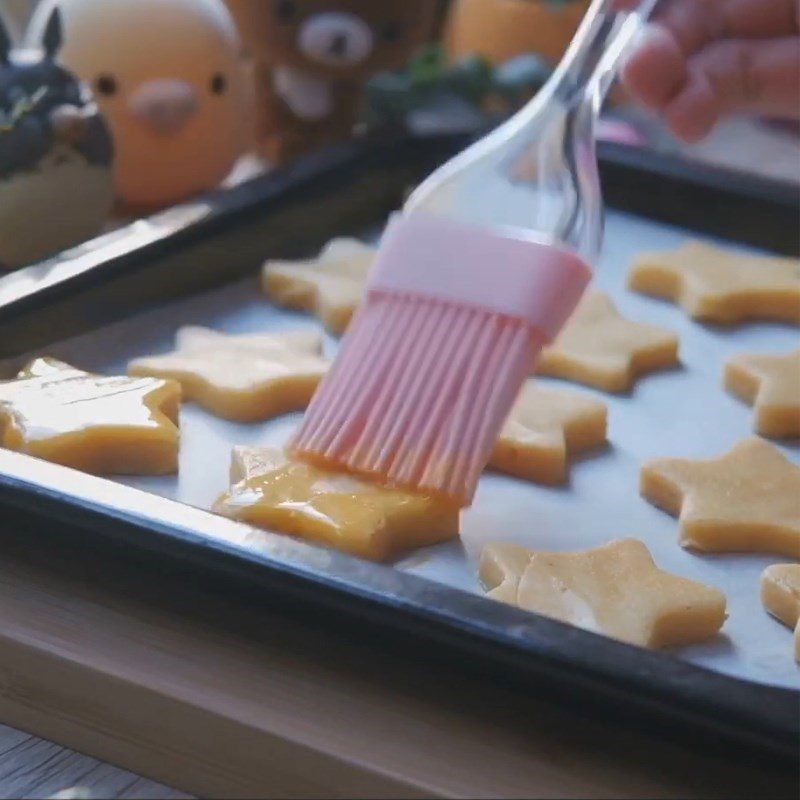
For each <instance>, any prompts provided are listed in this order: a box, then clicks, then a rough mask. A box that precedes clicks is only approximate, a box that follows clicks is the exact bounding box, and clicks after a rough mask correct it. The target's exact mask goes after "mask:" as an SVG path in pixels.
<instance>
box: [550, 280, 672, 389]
mask: <svg viewBox="0 0 800 800" xmlns="http://www.w3.org/2000/svg"><path fill="white" fill-rule="evenodd" d="M677 363H678V337H677V336H676V335H675V334H674V333H672V332H671V331H668V330H665V329H664V328H659V327H656V326H655V325H648V324H646V323H641V322H631V321H630V320H627V319H625V318H624V317H622V316H620V315H619V313H618V312H617V310H616V308H615V307H614V304H613V303H612V302H611V300H610V298H609V297H608V296H607V295H605V294H601V293H600V292H592V293H589V294H587V295H586V296H585V297H584V299H583V300H582V301H581V303H580V305H579V306H578V309H577V311H576V312H575V313H574V314H573V316H572V318H571V319H570V321H569V322H568V323H567V325H566V327H565V328H564V330H563V331H562V332H561V334H560V335H559V336H558V337H557V338H556V340H555V341H554V342H553V344H552V345H550V346H549V347H546V348H545V349H544V350H543V351H542V355H541V358H540V359H539V363H538V366H537V370H536V371H537V372H538V373H539V374H540V375H552V376H553V377H555V378H563V379H564V380H568V381H574V382H576V383H583V384H586V385H587V386H594V387H596V388H597V389H602V390H604V391H606V392H627V391H629V390H630V389H631V388H632V387H633V384H634V381H635V380H636V378H637V376H639V375H641V374H643V373H645V372H652V371H653V370H658V369H665V368H667V367H672V366H674V365H675V364H677Z"/></svg>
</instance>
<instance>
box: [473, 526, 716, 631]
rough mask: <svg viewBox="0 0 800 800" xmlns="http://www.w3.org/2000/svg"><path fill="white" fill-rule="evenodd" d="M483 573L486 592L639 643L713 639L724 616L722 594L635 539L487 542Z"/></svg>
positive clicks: (525, 608) (538, 612)
mask: <svg viewBox="0 0 800 800" xmlns="http://www.w3.org/2000/svg"><path fill="white" fill-rule="evenodd" d="M480 576H481V580H482V582H483V583H484V585H485V586H486V587H487V588H488V589H490V590H491V591H490V592H489V597H492V598H494V599H496V600H501V601H503V602H505V603H510V604H513V605H517V606H519V607H520V608H522V609H524V610H525V611H533V612H535V613H537V614H542V615H544V616H546V617H552V618H553V619H557V620H560V621H561V622H566V623H569V624H570V625H575V626H577V627H579V628H585V629H586V630H590V631H594V632H595V633H602V634H604V635H606V636H611V637H612V638H614V639H620V640H622V641H623V642H629V643H630V644H636V645H639V646H641V647H670V646H673V645H683V644H691V643H693V642H701V641H704V640H705V639H709V638H711V637H712V636H714V634H716V633H717V631H718V630H719V629H720V628H721V627H722V624H723V622H724V621H725V606H726V601H725V595H723V594H722V592H720V591H718V590H717V589H712V588H711V587H709V586H704V585H703V584H701V583H696V582H695V581H690V580H687V579H686V578H680V577H678V576H677V575H672V574H670V573H668V572H663V571H662V570H660V569H658V567H656V565H655V563H654V562H653V558H652V556H651V555H650V552H649V551H648V549H647V547H646V546H645V545H644V544H643V543H642V542H640V541H637V540H636V539H624V540H619V541H615V542H610V543H609V544H607V545H604V546H603V547H596V548H594V549H592V550H584V551H582V552H577V553H547V552H532V551H527V550H525V549H524V548H521V547H516V546H514V545H506V544H499V545H489V546H488V547H486V548H485V549H484V551H483V554H482V555H481V563H480Z"/></svg>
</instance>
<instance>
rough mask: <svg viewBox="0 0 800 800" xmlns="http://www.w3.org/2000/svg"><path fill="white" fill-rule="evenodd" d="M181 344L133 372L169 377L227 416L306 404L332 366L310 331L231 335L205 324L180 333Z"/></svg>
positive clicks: (188, 395)
mask: <svg viewBox="0 0 800 800" xmlns="http://www.w3.org/2000/svg"><path fill="white" fill-rule="evenodd" d="M177 340H178V349H177V350H175V351H174V352H172V353H168V354H166V355H163V356H146V357H144V358H137V359H136V360H134V361H131V363H130V364H129V365H128V373H129V374H130V375H148V376H151V377H157V378H169V379H172V380H175V381H177V382H178V383H180V385H181V387H182V389H183V397H184V399H185V400H192V401H194V402H196V403H198V404H199V405H201V406H203V408H206V409H208V410H209V411H211V412H212V413H213V414H216V415H218V416H220V417H224V418H225V419H230V420H235V421H238V422H255V421H257V420H264V419H270V418H272V417H276V416H278V415H280V414H285V413H288V412H289V411H299V410H302V409H304V408H305V407H306V406H307V405H308V403H309V401H310V400H311V397H312V395H313V394H314V392H315V391H316V389H317V386H318V385H319V382H320V381H321V380H322V378H323V376H324V375H325V372H326V371H327V369H328V362H327V361H325V360H324V359H323V358H321V357H320V356H318V355H315V352H319V348H320V346H321V345H320V339H319V337H316V336H314V335H312V336H308V335H307V334H305V333H302V332H301V333H294V334H292V333H289V334H283V335H276V336H269V335H266V334H255V335H253V334H251V335H246V336H226V335H225V334H224V333H219V332H217V331H210V330H208V329H205V328H188V329H186V328H185V329H182V330H181V331H179V332H178V337H177Z"/></svg>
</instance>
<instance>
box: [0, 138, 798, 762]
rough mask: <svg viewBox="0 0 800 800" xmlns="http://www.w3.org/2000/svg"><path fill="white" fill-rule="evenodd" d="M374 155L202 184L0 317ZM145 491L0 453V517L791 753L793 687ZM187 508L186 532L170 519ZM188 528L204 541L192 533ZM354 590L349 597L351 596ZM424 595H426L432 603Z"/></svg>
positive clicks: (655, 163)
mask: <svg viewBox="0 0 800 800" xmlns="http://www.w3.org/2000/svg"><path fill="white" fill-rule="evenodd" d="M464 141H465V138H464V137H463V136H449V137H432V139H431V141H429V142H428V143H427V144H426V143H425V142H424V141H421V140H414V141H413V142H411V143H409V142H405V143H402V142H401V143H399V144H398V147H399V148H400V149H402V148H403V147H405V149H406V151H407V153H406V155H409V154H413V153H415V152H417V150H418V148H419V147H422V148H423V149H424V148H425V147H429V148H430V149H431V150H434V151H435V152H436V153H437V154H439V153H441V154H444V153H446V152H447V151H448V150H449V149H452V150H455V149H458V147H460V146H461V145H462V144H463V143H464ZM381 157H382V156H381V153H380V152H379V151H378V150H377V149H376V146H375V144H374V143H372V144H369V143H354V144H350V145H347V146H345V147H344V148H339V149H337V150H336V151H333V152H330V153H326V154H321V155H320V156H315V157H313V158H311V159H308V160H306V161H304V162H302V163H299V164H297V165H296V166H295V167H293V168H291V169H289V170H286V171H281V172H279V173H275V174H272V175H268V176H265V177H261V178H257V179H255V181H251V182H248V184H244V185H242V186H241V187H237V188H236V189H233V190H228V191H227V192H217V193H214V194H212V195H209V196H208V197H207V198H206V201H205V202H207V203H208V205H209V206H211V209H212V211H211V213H210V214H209V215H208V216H205V217H203V218H201V219H199V220H194V221H190V222H188V223H187V224H186V225H184V226H182V227H181V226H179V227H178V229H177V230H174V231H172V232H171V233H170V234H168V235H167V236H166V237H162V238H159V239H157V240H155V241H154V242H151V243H150V244H148V245H147V246H145V247H144V248H137V247H133V246H132V247H131V248H130V249H128V250H124V251H123V252H121V253H118V254H117V256H116V257H115V258H114V259H111V260H108V261H99V262H98V263H97V264H95V265H94V266H91V267H90V268H89V269H87V270H85V271H80V272H77V273H75V272H74V269H73V270H72V271H70V269H71V268H70V258H71V256H70V255H69V254H63V255H62V256H61V257H57V258H55V259H53V260H51V261H50V262H47V263H46V265H45V271H48V270H49V271H53V270H54V271H55V272H56V273H59V272H61V273H63V274H61V275H56V278H57V280H55V282H53V281H52V278H53V275H52V274H48V275H47V279H46V282H45V284H44V285H43V286H41V287H39V288H38V289H37V288H36V287H35V286H33V285H32V284H29V285H28V287H26V288H25V290H24V291H21V292H20V293H19V294H17V295H13V294H12V295H10V296H7V297H6V299H5V300H3V301H2V302H0V320H3V319H4V318H10V319H11V320H12V321H13V320H14V318H15V317H18V316H19V317H20V318H21V319H25V314H26V313H29V312H30V311H31V310H34V311H36V312H41V311H43V310H46V309H47V307H48V306H49V305H50V304H51V303H52V302H54V301H55V300H57V299H63V297H64V296H65V293H66V296H75V297H77V296H80V294H81V292H82V291H83V289H84V288H85V287H86V286H87V285H90V284H92V283H94V282H96V281H98V280H100V281H112V282H113V280H114V277H115V276H116V275H119V274H121V272H122V271H123V270H125V269H126V268H127V267H128V266H129V265H130V264H131V263H132V262H133V263H136V262H138V263H143V262H145V261H147V260H149V259H152V258H154V257H155V256H157V254H158V252H159V251H163V249H164V248H165V247H166V248H180V247H181V246H183V244H184V243H185V242H186V241H187V240H190V239H193V238H196V237H201V238H202V237H204V236H210V235H213V234H214V232H215V231H216V230H219V228H220V226H223V225H224V224H226V222H227V221H230V220H234V219H235V218H236V217H237V215H238V214H241V213H247V212H248V210H250V211H251V210H252V207H253V205H254V204H255V203H259V204H261V207H262V210H263V204H265V203H277V204H280V203H281V202H282V201H283V198H284V197H285V196H286V194H287V193H289V194H291V193H292V192H294V193H297V192H298V191H299V192H302V191H303V190H304V189H306V188H307V187H308V186H309V185H310V184H311V183H315V182H316V180H317V178H318V177H319V176H320V175H325V174H327V173H329V172H331V171H341V170H347V169H348V168H351V167H353V166H358V167H359V168H364V167H365V165H366V168H369V165H370V163H375V162H376V159H377V163H380V158H381ZM604 160H605V164H606V169H607V170H608V169H611V170H612V171H613V170H614V169H616V170H623V171H626V170H627V171H629V172H632V173H633V174H636V173H641V174H645V173H646V174H648V175H649V178H650V180H657V181H659V185H661V184H663V183H664V182H665V181H666V182H672V183H674V184H680V185H688V186H692V185H699V186H700V187H701V188H704V189H705V190H708V191H712V192H718V193H719V192H722V193H727V194H730V195H731V196H732V197H738V198H740V199H741V200H743V201H749V202H758V203H763V202H769V203H773V204H777V206H778V207H782V208H785V209H786V210H787V212H788V213H793V212H794V210H795V207H797V208H800V193H798V194H796V193H795V191H794V190H793V187H789V188H788V189H787V186H786V185H785V184H780V183H779V182H775V181H771V180H768V179H762V178H758V179H755V180H754V179H753V178H752V176H741V175H739V174H735V173H734V174H731V173H728V172H727V171H724V170H719V169H717V168H704V169H702V170H696V169H694V168H687V167H686V165H685V164H683V163H681V165H680V167H679V168H678V169H677V171H676V172H673V171H672V170H673V168H674V159H669V158H664V157H662V156H657V157H655V158H653V154H651V153H647V152H645V153H643V152H640V151H636V150H635V149H631V148H620V147H617V146H612V147H607V148H605V154H604ZM611 204H612V205H613V202H612V203H611ZM166 213H167V214H169V213H170V212H166ZM134 225H136V223H134ZM89 246H91V243H90V245H89ZM84 249H85V248H81V250H82V251H83V250H84ZM41 271H42V265H39V266H38V267H37V266H34V267H31V268H27V270H23V271H22V272H28V273H29V274H31V275H35V274H37V272H41ZM22 283H23V284H24V281H23V282H22ZM69 487H72V489H73V491H74V493H73V494H70V492H69V491H68V489H69ZM143 497H147V498H150V502H148V503H141V502H139V505H140V506H141V505H144V506H145V507H147V506H151V507H152V506H154V505H155V506H157V507H158V508H159V510H160V511H163V516H162V518H161V519H158V518H155V517H153V516H152V515H151V514H148V513H145V512H142V511H141V510H140V511H139V512H138V513H137V511H136V504H137V500H138V501H141V500H142V498H143ZM156 500H157V502H153V495H149V494H147V493H143V492H139V491H138V490H135V489H132V488H129V487H126V486H123V485H121V484H117V483H114V482H111V481H107V480H104V479H101V478H96V477H93V476H89V475H83V474H81V473H76V472H74V471H72V470H69V469H67V468H65V467H60V466H58V465H53V464H46V463H43V462H39V461H37V460H35V459H32V458H30V457H28V456H25V455H21V454H17V453H11V452H8V451H2V450H0V511H2V512H3V514H2V515H3V517H8V516H9V515H10V516H11V517H12V518H13V519H14V520H20V521H25V522H27V523H33V524H35V525H40V526H42V525H48V524H51V523H52V521H53V520H54V519H59V518H64V517H65V516H66V518H68V519H69V520H70V523H71V524H72V523H74V524H75V526H76V527H77V528H79V529H80V530H82V531H85V532H86V534H87V535H88V536H100V537H102V538H105V539H109V540H112V541H114V542H116V543H120V542H124V543H125V544H126V546H130V545H131V544H134V545H138V546H140V547H142V548H144V549H146V550H149V551H151V552H155V553H160V554H161V555H166V556H168V557H170V558H176V559H181V560H184V559H188V560H189V561H192V562H194V563H197V564H198V566H201V567H202V568H203V569H204V570H206V569H212V570H218V571H220V573H221V572H223V571H224V572H227V573H229V574H233V575H235V576H237V578H238V579H242V580H245V581H248V582H249V583H252V584H253V585H254V586H256V587H258V589H259V590H264V591H266V592H267V594H269V595H271V596H275V595H278V596H279V595H281V593H289V594H291V595H293V596H297V597H299V598H302V600H303V602H305V603H308V604H309V606H310V607H312V608H313V606H314V605H315V604H316V603H322V604H324V605H327V606H329V607H330V608H332V609H334V610H335V611H336V613H337V614H344V615H350V616H352V617H355V618H363V619H369V620H370V621H371V622H373V623H375V624H378V625H379V626H381V627H383V626H387V627H388V629H391V630H403V631H404V632H407V633H411V635H415V636H422V637H424V638H430V639H435V640H437V641H438V642H440V643H441V644H443V645H445V646H447V647H449V648H454V649H455V650H456V651H461V652H467V653H469V654H470V656H471V657H473V658H479V659H481V658H482V659H485V660H486V661H487V663H488V662H493V663H494V664H495V666H500V667H501V671H502V670H503V669H509V668H510V669H511V670H512V671H514V672H516V673H518V674H519V675H520V676H521V677H522V678H523V684H524V685H525V686H526V687H527V688H531V686H532V684H531V678H534V679H535V681H536V683H540V682H541V683H542V684H543V685H544V684H546V685H550V686H558V685H559V684H560V683H562V682H563V675H564V672H565V670H566V671H567V672H569V674H570V679H571V680H572V681H573V684H572V685H571V686H570V687H569V688H570V690H574V693H575V694H576V695H580V696H584V697H589V696H591V695H595V694H596V695H597V698H596V699H598V700H599V702H600V705H602V706H604V707H606V708H612V709H617V710H618V708H619V706H620V704H622V705H624V706H626V707H628V708H629V710H630V711H631V712H633V713H634V714H636V715H639V716H642V717H643V718H644V717H647V718H649V719H650V720H651V721H652V719H653V718H654V717H655V718H656V719H658V720H659V721H661V722H662V723H664V724H665V725H671V726H675V727H676V729H680V730H684V731H685V730H687V729H691V730H693V731H696V732H699V731H702V732H704V733H706V734H708V733H712V734H714V735H715V736H716V737H719V739H720V741H722V742H726V743H727V744H728V746H730V747H735V748H744V749H746V750H749V751H752V752H758V753H760V754H762V755H766V756H767V757H772V758H777V759H779V760H782V761H787V760H792V761H794V760H795V759H797V757H798V756H797V752H796V747H797V742H798V740H800V691H796V690H792V689H782V688H778V687H770V686H768V685H766V684H758V683H753V682H749V681H745V680H743V679H738V678H733V677H729V676H725V675H722V674H721V673H716V672H713V671H711V670H708V669H705V668H702V667H699V666H695V665H692V664H688V663H686V662H682V661H680V660H678V659H675V658H672V657H670V656H665V655H664V654H662V653H652V652H650V651H647V650H643V649H639V648H633V647H630V646H628V645H624V644H621V643H619V642H616V641H613V640H610V639H607V638H606V637H602V636H598V635H596V634H592V633H589V632H586V631H582V630H579V629H575V628H572V627H571V626H567V625H563V624H561V623H558V622H554V621H552V620H548V619H545V618H543V617H539V616H537V615H533V614H529V613H526V612H521V611H519V610H516V609H512V608H510V607H506V606H503V605H501V604H498V603H494V602H492V601H490V600H488V599H486V598H484V597H481V596H478V595H470V594H468V593H466V592H462V591H460V590H457V589H453V588H450V587H446V586H443V585H440V584H437V583H434V582H432V581H429V580H426V579H424V578H420V577H417V576H414V575H408V574H404V573H401V572H399V571H398V570H395V569H393V568H391V567H384V566H380V565H375V564H371V563H369V562H363V561H359V560H357V559H355V558H352V557H350V556H347V555H343V554H340V553H336V552H331V551H326V550H322V549H319V548H316V547H313V546H311V545H307V544H305V543H302V542H297V541H295V540H292V539H289V538H288V537H284V536H281V535H279V534H264V533H262V532H260V531H259V532H258V533H257V534H256V535H257V536H259V537H270V538H271V539H272V540H274V541H273V542H272V544H271V545H270V547H269V548H268V552H267V553H266V554H257V553H253V552H249V551H247V550H245V549H241V548H239V547H237V546H233V545H226V544H225V543H224V539H223V540H218V539H217V538H216V536H215V532H217V531H222V530H223V529H224V530H225V531H227V530H232V529H231V528H230V526H236V529H237V530H238V531H239V532H240V536H241V535H243V534H242V533H241V531H242V530H244V531H247V530H251V531H254V529H249V528H248V526H245V525H243V524H241V523H234V522H230V521H227V520H222V519H221V518H219V517H215V516H214V515H212V514H211V513H210V512H207V511H202V510H199V509H191V508H188V507H187V506H184V505H183V504H181V503H179V502H177V501H172V500H166V499H164V498H160V497H157V498H156ZM187 508H188V511H187ZM188 518H191V520H192V525H193V526H194V527H193V529H188V528H187V527H186V523H185V522H184V521H182V520H185V519H188ZM196 531H200V532H201V534H204V535H205V536H208V535H210V536H211V539H207V538H204V536H203V535H201V536H198V535H196V533H195V532H196ZM198 545H200V546H198ZM354 598H357V599H358V601H359V602H355V603H353V602H352V600H353V599H354ZM431 601H433V603H435V605H433V606H431V605H430V603H431ZM586 653H591V658H586ZM576 681H577V683H576ZM794 709H798V712H797V713H795V712H794Z"/></svg>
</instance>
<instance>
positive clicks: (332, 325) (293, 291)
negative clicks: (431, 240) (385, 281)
mask: <svg viewBox="0 0 800 800" xmlns="http://www.w3.org/2000/svg"><path fill="white" fill-rule="evenodd" d="M376 252H377V251H376V249H375V248H374V247H370V246H369V245H366V244H363V243H362V242H360V241H358V240H357V239H334V240H333V241H332V242H330V243H329V244H328V245H327V247H325V249H324V250H323V251H322V253H320V255H319V257H318V258H315V259H311V260H310V261H268V262H267V263H266V264H265V265H264V268H263V272H262V282H263V286H264V291H265V292H266V293H267V295H268V297H269V298H270V300H272V302H273V303H275V304H276V305H279V306H284V307H286V308H296V309H300V310H302V311H308V312H310V313H312V314H314V315H315V316H316V317H318V318H319V319H320V320H321V321H322V323H323V325H325V327H326V328H327V329H328V330H329V331H330V332H331V333H333V334H336V335H340V334H342V333H344V331H345V328H347V326H348V324H349V323H350V319H351V317H352V316H353V313H354V312H355V310H356V309H357V308H358V306H359V305H360V304H361V298H362V296H363V294H364V287H365V286H366V282H367V274H368V272H369V269H370V267H371V266H372V262H373V261H374V260H375V254H376Z"/></svg>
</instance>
